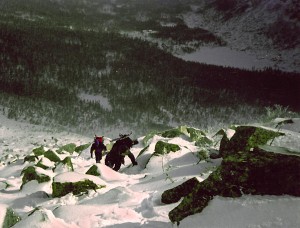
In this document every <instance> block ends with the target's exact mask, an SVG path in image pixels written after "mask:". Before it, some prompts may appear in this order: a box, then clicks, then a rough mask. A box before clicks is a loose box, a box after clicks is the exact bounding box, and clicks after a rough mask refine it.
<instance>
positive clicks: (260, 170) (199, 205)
mask: <svg viewBox="0 0 300 228" xmlns="http://www.w3.org/2000/svg"><path fill="white" fill-rule="evenodd" d="M299 179H300V157H299V156H295V155H286V154H278V153H273V152H271V151H266V150H262V149H260V148H254V150H253V151H239V152H237V153H235V154H230V155H228V156H226V157H225V158H224V159H223V161H222V163H221V166H219V167H218V168H217V169H216V170H215V171H214V172H213V173H212V174H211V175H210V176H209V177H208V178H207V179H205V180H204V181H203V182H201V183H197V184H195V186H194V187H193V190H192V191H191V192H190V193H189V194H188V195H186V196H185V197H184V199H183V200H182V201H181V203H180V204H179V205H178V206H177V207H176V208H174V209H173V210H172V211H170V213H169V218H170V220H171V221H172V222H177V223H179V222H180V221H181V220H182V219H183V218H185V217H187V216H189V215H192V214H195V213H199V212H201V211H202V210H203V209H204V208H205V207H206V206H207V204H208V203H209V201H210V200H211V199H213V197H214V196H216V195H219V196H223V197H240V196H242V195H243V194H252V195H286V194H288V195H293V196H300V182H299ZM176 194H178V189H176V188H174V189H170V190H168V191H167V192H166V194H165V193H163V196H164V197H165V196H170V197H173V195H176ZM176 199H178V197H177V198H176ZM164 202H168V200H166V199H164Z"/></svg>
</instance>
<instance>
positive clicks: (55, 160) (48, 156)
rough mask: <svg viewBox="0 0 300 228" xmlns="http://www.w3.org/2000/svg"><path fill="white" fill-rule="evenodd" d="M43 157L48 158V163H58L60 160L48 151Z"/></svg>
mask: <svg viewBox="0 0 300 228" xmlns="http://www.w3.org/2000/svg"><path fill="white" fill-rule="evenodd" d="M44 157H45V158H48V159H49V160H50V161H53V162H60V161H61V160H60V158H59V157H58V155H57V154H56V153H55V152H53V151H52V150H48V151H46V152H45V153H44Z"/></svg>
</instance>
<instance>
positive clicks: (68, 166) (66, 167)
mask: <svg viewBox="0 0 300 228" xmlns="http://www.w3.org/2000/svg"><path fill="white" fill-rule="evenodd" d="M58 170H59V171H58ZM57 171H58V172H69V171H74V167H73V163H72V160H71V157H66V158H65V159H64V160H62V161H61V162H57V163H56V165H55V168H54V169H53V172H57Z"/></svg>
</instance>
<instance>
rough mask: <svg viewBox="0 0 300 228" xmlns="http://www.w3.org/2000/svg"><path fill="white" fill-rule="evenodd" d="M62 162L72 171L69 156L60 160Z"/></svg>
mask: <svg viewBox="0 0 300 228" xmlns="http://www.w3.org/2000/svg"><path fill="white" fill-rule="evenodd" d="M62 163H63V164H64V165H66V166H67V167H68V168H69V171H74V168H73V163H72V159H71V157H66V158H65V159H64V160H62Z"/></svg>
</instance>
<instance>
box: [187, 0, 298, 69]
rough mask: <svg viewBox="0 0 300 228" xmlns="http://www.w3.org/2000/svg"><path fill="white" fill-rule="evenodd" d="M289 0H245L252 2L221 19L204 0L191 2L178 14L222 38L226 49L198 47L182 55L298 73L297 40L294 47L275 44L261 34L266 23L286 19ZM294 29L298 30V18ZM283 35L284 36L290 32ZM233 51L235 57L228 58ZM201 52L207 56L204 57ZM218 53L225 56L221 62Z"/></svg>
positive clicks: (205, 61) (216, 63)
mask: <svg viewBox="0 0 300 228" xmlns="http://www.w3.org/2000/svg"><path fill="white" fill-rule="evenodd" d="M291 1H292V0H287V1H280V0H262V1H249V2H250V3H251V4H253V5H252V6H249V7H248V9H247V10H246V11H245V12H243V13H242V14H238V13H237V14H236V15H234V16H233V17H231V18H229V19H224V18H223V15H222V14H221V13H220V12H219V11H217V10H215V9H214V8H213V7H209V6H208V7H207V6H205V4H208V3H204V2H205V1H203V2H199V3H197V5H196V4H195V5H193V7H192V9H193V10H192V11H190V12H188V13H185V14H183V15H182V18H183V20H184V22H185V23H186V24H187V26H189V27H191V28H195V27H200V28H204V29H207V30H209V31H211V32H213V33H214V34H216V35H218V36H219V37H221V38H222V39H224V40H225V41H226V43H227V45H226V50H216V49H215V48H210V47H207V49H205V51H202V50H201V48H200V50H199V51H197V52H196V53H195V54H190V55H188V56H183V58H184V57H187V58H188V59H189V60H193V61H198V62H203V63H209V64H215V65H227V66H232V67H242V68H250V69H252V68H257V69H259V68H261V67H263V66H266V67H268V66H271V67H272V68H276V69H280V70H283V71H296V72H300V46H299V43H298V45H296V47H295V48H289V49H287V48H284V47H278V46H276V45H274V43H273V41H272V40H271V38H269V37H267V36H266V34H265V32H266V31H267V30H268V28H269V26H272V25H273V24H275V23H276V22H278V21H282V22H285V21H288V20H289V19H288V18H286V16H285V8H286V7H288V6H293V3H291ZM207 2H208V1H207ZM203 8H204V10H202V11H201V13H200V12H199V11H198V10H199V9H203ZM233 10H234V9H233ZM295 29H298V30H299V21H298V23H297V24H296V25H295ZM295 29H294V30H295ZM295 31H296V30H295ZM285 35H286V36H287V37H288V36H289V35H290V34H288V33H287V34H285ZM233 52H234V55H235V57H233V58H232V55H233ZM205 54H207V55H208V56H207V59H205ZM199 55H200V57H199ZM218 55H223V56H226V58H229V59H227V60H226V63H225V64H224V61H223V60H222V59H221V60H220V57H219V56H218ZM212 56H215V58H213V57H212ZM238 56H241V57H242V59H243V63H244V64H242V63H241V61H239V62H237V58H236V57H238ZM247 58H248V59H247ZM253 60H255V61H253Z"/></svg>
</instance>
